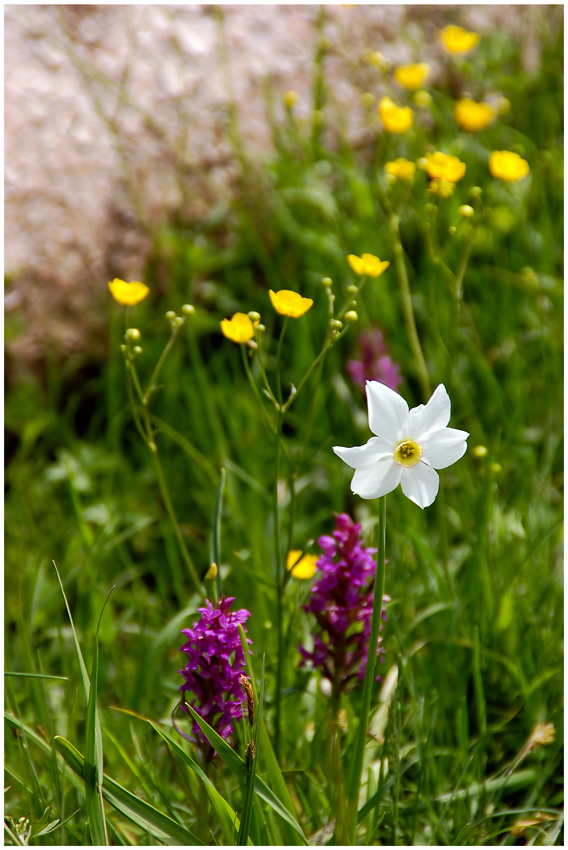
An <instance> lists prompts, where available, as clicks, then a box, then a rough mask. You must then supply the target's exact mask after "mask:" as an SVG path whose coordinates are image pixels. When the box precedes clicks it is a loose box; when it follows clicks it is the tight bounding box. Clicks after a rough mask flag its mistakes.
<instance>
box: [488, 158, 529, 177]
mask: <svg viewBox="0 0 568 850" xmlns="http://www.w3.org/2000/svg"><path fill="white" fill-rule="evenodd" d="M489 171H490V172H491V174H492V176H493V177H495V178H496V179H497V180H505V181H506V182H507V183H513V182H514V181H515V180H520V179H521V177H526V176H527V174H528V173H529V171H530V168H529V164H528V162H527V161H526V159H521V157H520V156H519V154H518V153H512V151H493V153H491V154H489Z"/></svg>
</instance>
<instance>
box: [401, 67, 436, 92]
mask: <svg viewBox="0 0 568 850" xmlns="http://www.w3.org/2000/svg"><path fill="white" fill-rule="evenodd" d="M394 76H395V79H396V81H397V82H398V83H400V84H401V86H404V88H405V89H412V90H413V91H414V90H415V89H419V88H420V86H421V85H422V83H423V82H424V80H426V79H427V78H428V77H429V76H430V66H429V65H427V64H426V62H419V63H417V64H415V65H401V66H400V67H399V68H397V69H396V71H395V72H394Z"/></svg>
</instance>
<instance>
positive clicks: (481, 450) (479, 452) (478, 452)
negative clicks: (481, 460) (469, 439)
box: [473, 446, 487, 457]
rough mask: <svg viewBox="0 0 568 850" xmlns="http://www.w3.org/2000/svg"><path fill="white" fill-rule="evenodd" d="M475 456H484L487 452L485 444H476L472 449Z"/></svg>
mask: <svg viewBox="0 0 568 850" xmlns="http://www.w3.org/2000/svg"><path fill="white" fill-rule="evenodd" d="M473 454H474V455H475V457H485V455H486V454H487V446H476V447H475V448H474V450H473Z"/></svg>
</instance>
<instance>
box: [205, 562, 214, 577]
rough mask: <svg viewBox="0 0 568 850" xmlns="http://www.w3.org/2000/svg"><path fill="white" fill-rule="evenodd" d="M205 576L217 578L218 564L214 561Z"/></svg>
mask: <svg viewBox="0 0 568 850" xmlns="http://www.w3.org/2000/svg"><path fill="white" fill-rule="evenodd" d="M205 578H217V564H216V563H215V562H213V563H212V564H211V566H210V567H209V569H208V570H207V572H206V573H205Z"/></svg>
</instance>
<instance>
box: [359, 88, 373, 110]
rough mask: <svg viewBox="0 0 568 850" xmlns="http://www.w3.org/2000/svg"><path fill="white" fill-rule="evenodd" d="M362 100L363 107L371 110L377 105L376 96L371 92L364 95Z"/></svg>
mask: <svg viewBox="0 0 568 850" xmlns="http://www.w3.org/2000/svg"><path fill="white" fill-rule="evenodd" d="M361 100H362V101H363V106H367V107H369V108H371V107H372V106H373V105H374V103H375V95H374V94H372V93H371V92H370V91H366V92H365V93H364V94H363V96H362V98H361Z"/></svg>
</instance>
